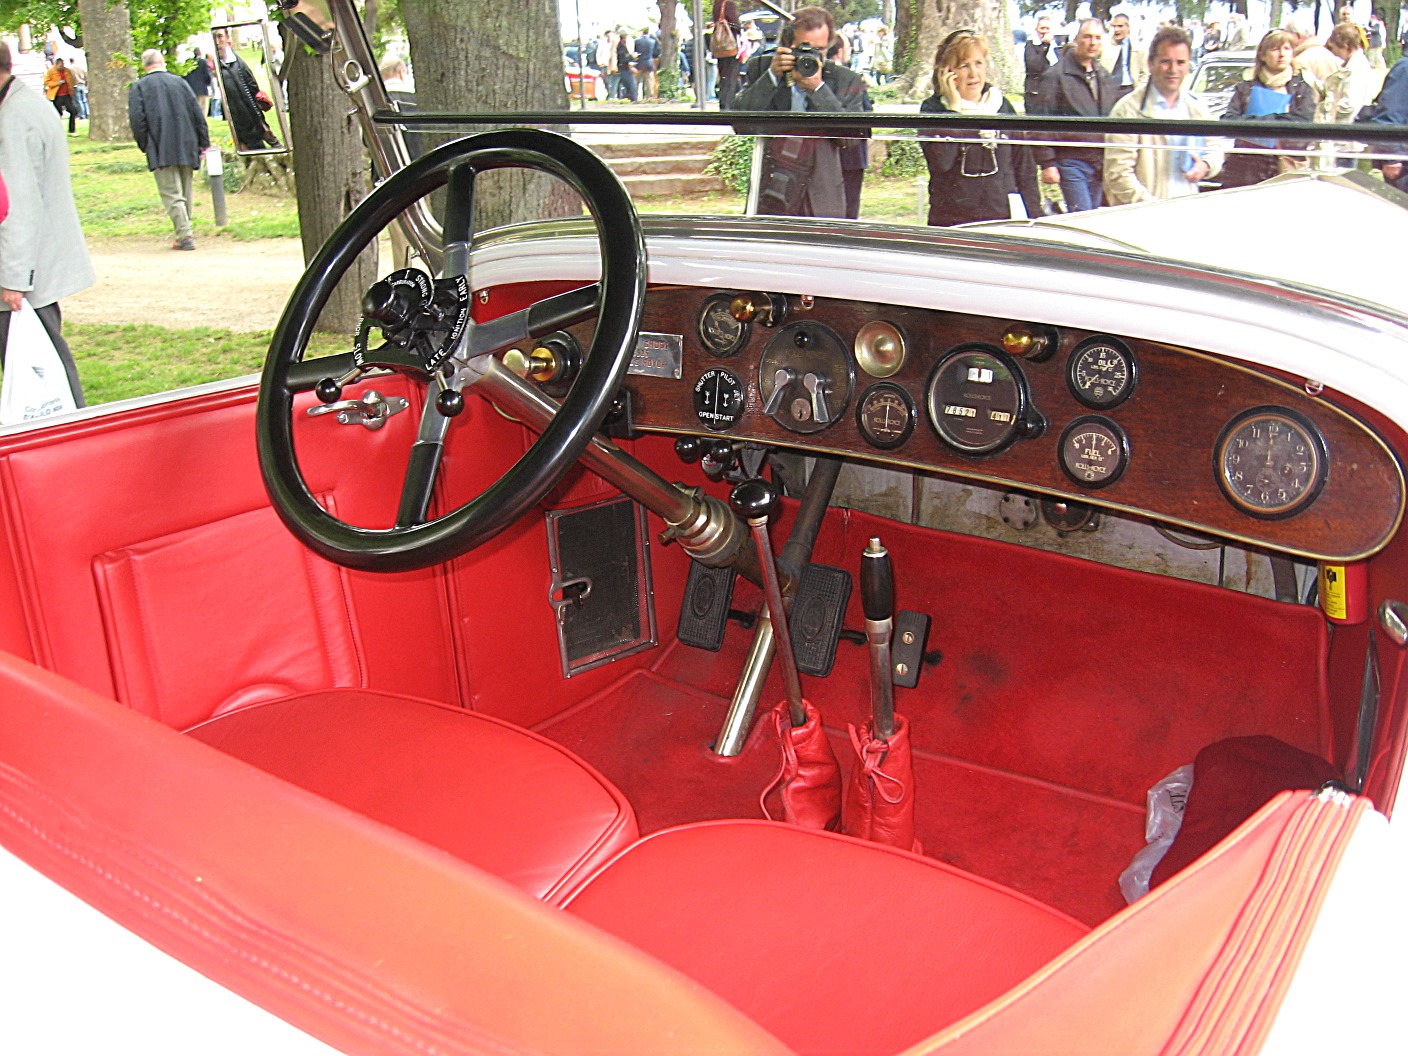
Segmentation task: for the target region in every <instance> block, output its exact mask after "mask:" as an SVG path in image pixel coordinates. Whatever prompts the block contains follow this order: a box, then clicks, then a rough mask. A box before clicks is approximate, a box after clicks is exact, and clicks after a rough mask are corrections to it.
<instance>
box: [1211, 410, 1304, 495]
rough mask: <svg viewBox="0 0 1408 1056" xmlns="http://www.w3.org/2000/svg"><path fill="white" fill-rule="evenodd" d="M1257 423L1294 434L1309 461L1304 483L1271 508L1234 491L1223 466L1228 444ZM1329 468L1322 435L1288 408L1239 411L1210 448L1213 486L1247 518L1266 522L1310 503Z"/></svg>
mask: <svg viewBox="0 0 1408 1056" xmlns="http://www.w3.org/2000/svg"><path fill="white" fill-rule="evenodd" d="M1257 423H1275V424H1277V425H1279V426H1282V427H1285V428H1286V429H1288V430H1290V431H1292V432H1295V433H1298V434H1299V435H1300V436H1301V438H1302V439H1303V440H1304V441H1305V447H1306V450H1307V452H1308V455H1309V459H1310V470H1309V475H1310V479H1309V481H1308V483H1307V484H1306V485H1305V487H1303V488H1301V489H1300V490H1299V491H1297V492H1296V494H1294V495H1293V496H1291V497H1290V498H1289V499H1286V500H1285V501H1283V502H1280V503H1278V504H1277V505H1275V506H1259V505H1257V504H1256V503H1254V502H1251V501H1249V500H1248V499H1247V498H1246V497H1245V496H1244V495H1242V494H1241V493H1240V492H1239V491H1238V489H1237V485H1236V484H1234V483H1233V481H1232V480H1231V472H1230V469H1229V467H1228V465H1227V456H1228V454H1229V452H1230V450H1231V445H1232V443H1233V442H1234V441H1235V440H1236V439H1237V437H1238V436H1240V435H1241V434H1242V432H1243V431H1244V430H1246V429H1247V427H1248V426H1252V425H1255V424H1257ZM1267 457H1268V459H1269V458H1270V457H1271V452H1270V451H1268V453H1267ZM1329 469H1330V457H1329V447H1328V445H1327V444H1326V443H1325V437H1324V434H1322V433H1321V432H1320V430H1319V428H1318V427H1317V426H1316V425H1315V423H1314V422H1312V421H1311V420H1310V419H1309V418H1307V417H1306V416H1305V415H1303V414H1301V413H1299V412H1298V411H1293V410H1291V409H1290V408H1289V407H1277V406H1273V405H1265V406H1261V407H1253V408H1251V409H1250V410H1246V411H1243V412H1242V413H1241V414H1239V415H1237V416H1236V417H1234V418H1233V419H1232V420H1231V421H1230V422H1228V423H1227V424H1226V425H1225V426H1223V427H1222V432H1221V433H1220V434H1219V435H1218V438H1217V444H1216V445H1215V446H1214V448H1213V470H1214V472H1215V473H1216V475H1217V485H1218V487H1219V488H1221V489H1222V493H1223V494H1224V495H1225V496H1227V500H1228V501H1229V502H1231V503H1232V505H1233V506H1235V507H1237V509H1239V510H1241V511H1242V512H1243V513H1245V514H1247V515H1248V516H1251V517H1257V518H1260V519H1261V520H1266V521H1279V520H1282V519H1283V518H1286V517H1294V516H1295V515H1296V514H1298V513H1300V512H1301V511H1302V510H1304V509H1305V508H1306V507H1307V506H1309V505H1310V504H1311V503H1313V502H1314V501H1315V500H1316V499H1317V498H1318V497H1319V496H1320V492H1321V491H1323V490H1324V488H1325V481H1326V480H1327V479H1328V478H1329V475H1330V473H1329Z"/></svg>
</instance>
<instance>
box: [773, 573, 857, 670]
mask: <svg viewBox="0 0 1408 1056" xmlns="http://www.w3.org/2000/svg"><path fill="white" fill-rule="evenodd" d="M850 597H851V574H850V573H849V572H847V571H846V570H845V569H844V568H832V567H831V566H830V565H808V566H807V570H806V571H805V572H803V573H802V582H801V583H800V584H799V585H798V587H797V594H796V596H795V597H794V598H793V599H792V616H791V619H789V620H788V621H787V627H788V629H789V630H790V631H791V632H792V655H793V656H795V657H796V658H797V670H798V671H800V672H802V673H803V674H805V675H816V676H818V677H820V678H825V677H826V676H827V675H829V674H831V667H832V665H833V664H835V663H836V643H837V642H838V641H839V640H840V638H841V622H842V621H843V620H844V619H845V618H846V602H847V601H849V600H850Z"/></svg>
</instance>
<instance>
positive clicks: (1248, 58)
mask: <svg viewBox="0 0 1408 1056" xmlns="http://www.w3.org/2000/svg"><path fill="white" fill-rule="evenodd" d="M1254 65H1256V52H1255V51H1215V52H1213V53H1212V54H1210V55H1209V56H1208V57H1207V58H1206V59H1204V60H1203V62H1202V64H1201V65H1199V66H1198V69H1197V70H1196V71H1195V72H1194V74H1193V82H1192V87H1191V89H1190V90H1191V91H1192V93H1193V94H1194V95H1195V96H1197V97H1198V99H1199V100H1201V101H1202V104H1203V105H1204V106H1206V107H1207V108H1208V112H1209V113H1211V114H1212V116H1213V117H1221V116H1222V115H1223V114H1224V113H1226V111H1227V104H1228V103H1229V102H1231V100H1232V89H1233V88H1235V87H1237V84H1238V83H1239V82H1241V81H1244V80H1246V79H1247V78H1248V77H1250V76H1251V73H1252V67H1253V66H1254Z"/></svg>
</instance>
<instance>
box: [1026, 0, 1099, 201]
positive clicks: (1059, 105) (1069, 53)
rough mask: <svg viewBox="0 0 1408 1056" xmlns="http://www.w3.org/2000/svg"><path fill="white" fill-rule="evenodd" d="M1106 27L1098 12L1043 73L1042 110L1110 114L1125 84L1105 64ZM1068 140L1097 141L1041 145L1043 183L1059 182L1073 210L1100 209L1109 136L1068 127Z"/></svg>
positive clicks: (1060, 113)
mask: <svg viewBox="0 0 1408 1056" xmlns="http://www.w3.org/2000/svg"><path fill="white" fill-rule="evenodd" d="M1104 39H1105V27H1104V25H1103V24H1102V23H1101V22H1100V20H1099V19H1098V18H1087V19H1086V20H1085V21H1084V22H1082V23H1081V24H1080V28H1079V29H1078V30H1077V31H1076V38H1075V40H1073V41H1072V42H1071V44H1070V45H1069V46H1068V47H1067V48H1066V50H1065V52H1063V53H1062V55H1061V61H1060V62H1058V63H1057V64H1056V65H1055V66H1053V67H1051V69H1050V70H1049V71H1048V72H1047V74H1046V75H1045V76H1044V77H1042V79H1041V96H1040V99H1039V102H1038V112H1039V113H1043V114H1050V115H1052V116H1056V117H1104V116H1106V115H1107V114H1108V113H1109V112H1110V108H1111V107H1112V106H1114V105H1115V100H1116V99H1117V98H1119V85H1118V84H1116V83H1115V79H1114V78H1113V77H1112V76H1110V74H1109V72H1108V71H1107V70H1106V69H1105V67H1103V66H1101V65H1100V50H1101V45H1102V43H1103V42H1104ZM1060 138H1061V139H1063V140H1075V141H1080V142H1091V143H1094V144H1097V145H1096V146H1090V147H1051V146H1045V145H1042V146H1038V147H1037V148H1036V149H1035V151H1034V153H1035V154H1036V162H1037V165H1038V166H1040V168H1041V182H1042V183H1059V184H1060V185H1061V196H1062V197H1063V198H1065V200H1066V211H1067V212H1068V213H1074V212H1079V211H1081V210H1083V209H1094V208H1095V207H1096V206H1098V205H1099V204H1100V196H1101V191H1102V188H1101V185H1100V175H1101V166H1102V165H1103V164H1104V160H1105V156H1104V150H1103V142H1104V141H1103V138H1102V137H1101V136H1099V135H1094V134H1082V133H1063V134H1062V135H1061V137H1060Z"/></svg>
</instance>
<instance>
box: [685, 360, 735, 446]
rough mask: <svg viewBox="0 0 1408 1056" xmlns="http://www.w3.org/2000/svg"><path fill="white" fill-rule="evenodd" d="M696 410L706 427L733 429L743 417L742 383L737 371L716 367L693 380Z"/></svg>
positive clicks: (695, 412) (696, 414) (716, 429)
mask: <svg viewBox="0 0 1408 1056" xmlns="http://www.w3.org/2000/svg"><path fill="white" fill-rule="evenodd" d="M694 414H695V416H696V417H697V418H698V419H699V421H700V423H701V424H702V425H703V426H704V427H705V428H706V429H713V430H715V431H718V430H720V429H732V428H733V427H734V426H735V425H737V424H738V420H739V419H740V418H742V417H743V383H742V382H740V381H739V380H738V375H736V374H734V373H733V371H731V370H725V369H724V368H723V367H714V368H713V369H711V370H706V371H705V372H704V373H703V374H701V375H699V380H698V381H696V382H695V383H694Z"/></svg>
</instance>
